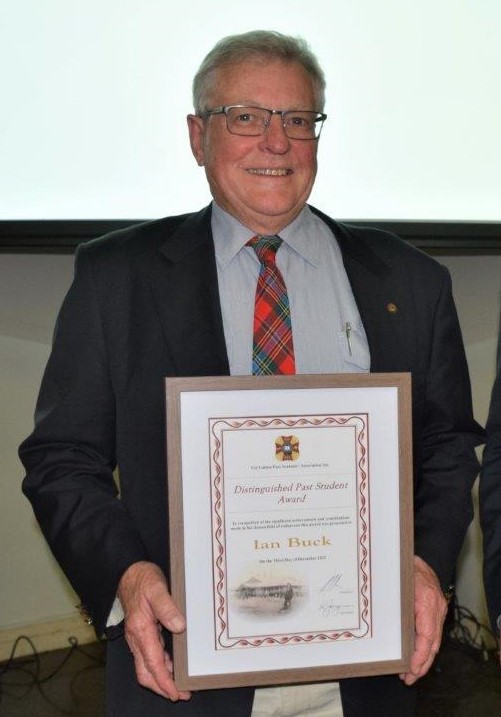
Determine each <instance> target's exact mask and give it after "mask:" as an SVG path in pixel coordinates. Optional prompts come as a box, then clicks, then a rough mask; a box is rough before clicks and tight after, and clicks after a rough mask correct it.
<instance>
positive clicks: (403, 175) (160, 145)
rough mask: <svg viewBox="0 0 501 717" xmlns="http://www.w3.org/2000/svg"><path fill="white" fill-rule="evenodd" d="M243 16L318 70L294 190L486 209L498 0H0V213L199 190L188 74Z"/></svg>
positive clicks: (489, 204) (137, 212)
mask: <svg viewBox="0 0 501 717" xmlns="http://www.w3.org/2000/svg"><path fill="white" fill-rule="evenodd" d="M256 28H260V29H276V30H279V31H281V32H285V33H289V34H294V35H301V36H302V37H304V38H305V39H306V40H307V41H308V43H309V44H310V46H311V48H312V49H313V51H314V52H315V53H316V54H317V56H318V57H319V59H320V61H321V63H322V65H323V67H324V69H325V72H326V76H327V83H328V86H327V106H326V112H327V113H328V115H329V117H328V120H327V122H326V124H325V126H324V130H323V134H322V138H321V140H320V146H319V174H318V177H317V182H316V186H315V188H314V191H313V194H312V196H311V200H310V201H311V203H313V204H315V205H316V206H318V207H319V208H321V209H323V210H324V211H326V212H327V213H329V214H331V215H333V216H335V217H337V218H341V219H342V218H345V219H346V218H348V219H354V220H356V219H361V220H366V219H381V220H405V221H407V220H409V221H415V220H418V221H419V220H425V221H437V220H438V221H440V220H443V221H495V222H499V221H500V220H501V201H500V198H501V139H500V138H501V98H500V94H501V89H500V88H501V41H500V36H501V2H500V0H419V2H416V1H415V0H316V2H314V3H311V4H309V3H305V2H304V0H288V2H287V3H280V2H270V0H253V2H251V3H243V2H239V0H233V2H228V0H211V1H210V2H207V0H192V1H191V2H190V3H186V4H181V5H179V4H173V3H172V2H170V0H85V1H84V0H74V1H68V0H2V3H1V6H0V68H1V69H0V73H1V75H2V77H1V88H2V89H1V92H2V100H1V106H2V110H1V113H0V166H1V171H0V220H44V219H45V220H49V219H68V220H69V219H146V218H156V217H159V216H164V215H167V214H177V213H181V212H185V211H191V210H194V209H198V208H200V207H201V206H203V205H204V204H205V203H207V202H208V200H209V199H210V197H209V194H208V190H207V186H206V182H205V177H204V174H203V169H200V168H199V167H197V165H196V163H195V161H194V159H193V157H192V155H191V152H190V149H189V145H188V136H187V130H186V121H185V116H186V114H187V113H188V112H190V111H191V110H192V104H191V80H192V77H193V74H194V73H195V71H196V69H197V67H198V65H199V63H200V61H201V60H202V58H203V56H204V55H205V54H206V53H207V52H208V50H209V49H210V48H211V47H212V46H213V44H214V43H215V42H216V41H217V40H218V39H219V38H220V37H222V36H223V35H227V34H232V33H235V32H243V31H247V30H251V29H256Z"/></svg>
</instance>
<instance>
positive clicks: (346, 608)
mask: <svg viewBox="0 0 501 717" xmlns="http://www.w3.org/2000/svg"><path fill="white" fill-rule="evenodd" d="M353 608H354V606H353V605H339V604H338V603H336V602H335V601H334V600H324V601H323V602H321V603H320V605H319V606H318V611H319V613H320V614H321V615H322V617H337V616H338V615H353Z"/></svg>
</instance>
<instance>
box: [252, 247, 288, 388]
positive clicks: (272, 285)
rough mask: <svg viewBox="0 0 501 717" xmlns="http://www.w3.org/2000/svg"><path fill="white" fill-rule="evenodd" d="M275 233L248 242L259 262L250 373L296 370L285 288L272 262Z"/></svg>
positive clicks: (278, 271)
mask: <svg viewBox="0 0 501 717" xmlns="http://www.w3.org/2000/svg"><path fill="white" fill-rule="evenodd" d="M281 243H282V240H281V239H280V237H278V236H264V237H260V236H256V237H254V238H253V239H251V240H250V241H249V242H248V246H251V247H252V248H253V249H254V251H255V252H256V254H257V256H258V258H259V261H260V262H261V271H260V272H259V278H258V282H257V288H256V303H255V307H254V344H253V348H252V373H253V375H254V376H257V375H263V374H278V373H282V374H291V373H296V365H295V362H294V346H293V343H292V327H291V314H290V308H289V297H288V296H287V288H286V286H285V282H284V279H283V276H282V274H281V273H280V270H279V269H278V267H277V265H276V263H275V257H276V253H277V249H278V247H279V246H280V244H281Z"/></svg>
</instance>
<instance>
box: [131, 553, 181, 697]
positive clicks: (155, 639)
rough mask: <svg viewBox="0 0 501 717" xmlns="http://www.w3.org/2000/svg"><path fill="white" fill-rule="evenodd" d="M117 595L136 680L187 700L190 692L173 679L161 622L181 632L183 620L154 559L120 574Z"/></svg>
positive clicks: (155, 689) (172, 630) (163, 694)
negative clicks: (123, 618) (132, 657)
mask: <svg viewBox="0 0 501 717" xmlns="http://www.w3.org/2000/svg"><path fill="white" fill-rule="evenodd" d="M118 597H119V599H120V602H121V604H122V608H123V611H124V615H125V638H126V640H127V643H128V645H129V648H130V650H131V652H132V654H133V656H134V664H135V668H136V676H137V680H138V682H139V684H140V685H142V686H143V687H147V688H148V689H150V690H153V692H156V693H157V694H159V695H162V697H166V698H167V699H169V700H172V701H173V702H176V701H177V700H188V699H189V698H190V697H191V694H190V693H189V692H180V691H179V690H178V689H177V687H176V685H175V683H174V680H173V679H172V668H173V665H172V661H171V659H170V656H169V655H168V654H167V652H165V649H164V641H163V638H162V626H163V627H166V628H167V630H169V631H170V632H183V630H185V629H186V622H185V619H184V617H183V615H182V614H181V613H180V612H179V610H178V608H177V607H176V605H175V603H174V601H173V600H172V597H171V595H170V593H169V591H168V589H167V582H166V580H165V576H164V574H163V572H162V571H161V570H160V568H159V567H158V566H157V565H155V564H154V563H148V562H138V563H134V564H133V565H131V566H130V567H129V568H128V569H127V570H126V571H125V573H124V574H123V575H122V578H121V580H120V582H119V584H118Z"/></svg>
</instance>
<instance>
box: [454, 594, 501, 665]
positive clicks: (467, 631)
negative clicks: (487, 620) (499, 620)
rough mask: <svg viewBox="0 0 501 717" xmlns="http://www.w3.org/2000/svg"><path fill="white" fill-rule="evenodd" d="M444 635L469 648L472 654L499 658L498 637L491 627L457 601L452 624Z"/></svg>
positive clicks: (486, 659) (484, 658)
mask: <svg viewBox="0 0 501 717" xmlns="http://www.w3.org/2000/svg"><path fill="white" fill-rule="evenodd" d="M444 637H449V638H450V639H452V640H453V641H456V642H457V643H459V644H461V645H463V646H464V647H466V648H469V650H470V652H471V654H472V655H475V654H476V655H477V656H478V657H479V658H481V659H482V660H484V661H488V660H490V659H495V660H496V661H497V660H498V657H499V651H498V646H497V637H496V636H495V635H494V633H493V631H492V630H491V628H490V627H489V626H488V625H486V624H484V623H482V622H480V621H479V620H478V619H477V618H476V617H475V615H474V614H473V613H472V612H471V610H469V609H468V608H466V607H463V606H462V605H459V604H458V603H457V602H456V601H454V603H453V606H452V624H451V625H450V627H448V628H447V629H446V630H445V631H444Z"/></svg>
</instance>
